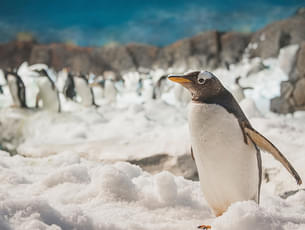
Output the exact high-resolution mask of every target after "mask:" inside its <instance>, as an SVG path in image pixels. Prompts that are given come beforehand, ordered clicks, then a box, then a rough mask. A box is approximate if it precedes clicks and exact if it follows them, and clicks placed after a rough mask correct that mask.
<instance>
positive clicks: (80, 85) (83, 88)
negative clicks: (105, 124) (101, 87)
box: [74, 74, 97, 106]
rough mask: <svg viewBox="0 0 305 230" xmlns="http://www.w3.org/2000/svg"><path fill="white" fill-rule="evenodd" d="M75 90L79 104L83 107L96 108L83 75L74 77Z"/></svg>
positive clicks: (90, 89)
mask: <svg viewBox="0 0 305 230" xmlns="http://www.w3.org/2000/svg"><path fill="white" fill-rule="evenodd" d="M74 85H75V90H76V93H77V95H78V96H80V98H81V104H82V105H84V106H91V105H94V106H97V105H96V104H95V101H94V95H93V91H92V88H91V87H90V85H89V82H88V79H87V77H86V76H85V75H84V74H78V75H76V76H75V77H74Z"/></svg>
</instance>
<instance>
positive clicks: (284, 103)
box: [270, 97, 294, 114]
mask: <svg viewBox="0 0 305 230" xmlns="http://www.w3.org/2000/svg"><path fill="white" fill-rule="evenodd" d="M270 110H271V111H272V112H275V113H282V114H287V113H293V112H294V109H293V106H292V105H291V104H290V103H289V100H287V99H285V98H282V97H275V98H272V99H271V102H270Z"/></svg>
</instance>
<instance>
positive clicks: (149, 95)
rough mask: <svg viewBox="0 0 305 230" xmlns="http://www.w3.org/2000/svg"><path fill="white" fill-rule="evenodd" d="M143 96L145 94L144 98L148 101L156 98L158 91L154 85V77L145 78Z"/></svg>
mask: <svg viewBox="0 0 305 230" xmlns="http://www.w3.org/2000/svg"><path fill="white" fill-rule="evenodd" d="M142 96H143V98H144V100H146V101H149V100H152V99H156V91H155V86H154V83H153V81H152V79H146V80H144V82H143V90H142Z"/></svg>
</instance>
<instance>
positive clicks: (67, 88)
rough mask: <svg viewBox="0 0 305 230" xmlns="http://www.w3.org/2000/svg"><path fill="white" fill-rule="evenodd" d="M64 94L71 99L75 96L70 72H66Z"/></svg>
mask: <svg viewBox="0 0 305 230" xmlns="http://www.w3.org/2000/svg"><path fill="white" fill-rule="evenodd" d="M64 95H65V96H66V97H67V98H70V99H71V100H74V98H75V96H76V91H75V83H74V79H73V76H72V75H71V74H70V73H69V74H68V78H67V80H66V83H65V87H64Z"/></svg>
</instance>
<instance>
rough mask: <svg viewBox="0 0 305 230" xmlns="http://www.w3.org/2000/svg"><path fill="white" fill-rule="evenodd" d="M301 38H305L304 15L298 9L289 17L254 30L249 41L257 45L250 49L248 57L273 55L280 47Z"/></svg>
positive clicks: (298, 41) (295, 42)
mask: <svg viewBox="0 0 305 230" xmlns="http://www.w3.org/2000/svg"><path fill="white" fill-rule="evenodd" d="M303 40H305V17H304V15H303V13H302V12H301V11H300V12H299V13H298V14H296V15H294V16H293V17H291V18H288V19H284V20H281V21H277V22H274V23H272V24H269V25H268V26H266V27H265V28H263V29H262V30H259V31H258V32H256V33H255V34H254V35H253V37H252V39H251V43H254V44H256V45H257V47H256V48H254V49H251V50H250V57H261V58H268V57H275V56H277V55H278V53H279V50H280V48H282V47H284V46H287V45H290V44H298V43H300V42H301V41H303ZM256 45H255V46H256Z"/></svg>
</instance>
